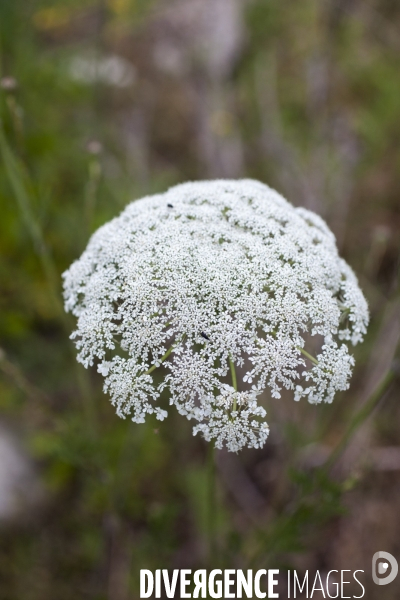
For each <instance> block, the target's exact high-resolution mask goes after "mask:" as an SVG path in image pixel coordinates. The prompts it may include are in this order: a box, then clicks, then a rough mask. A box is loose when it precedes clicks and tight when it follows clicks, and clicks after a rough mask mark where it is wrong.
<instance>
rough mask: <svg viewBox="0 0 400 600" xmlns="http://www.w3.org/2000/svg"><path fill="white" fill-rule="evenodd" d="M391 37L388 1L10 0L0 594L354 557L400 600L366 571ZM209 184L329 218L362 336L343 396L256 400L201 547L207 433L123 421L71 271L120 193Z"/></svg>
mask: <svg viewBox="0 0 400 600" xmlns="http://www.w3.org/2000/svg"><path fill="white" fill-rule="evenodd" d="M399 26H400V4H399V3H398V2H397V1H395V0H302V1H301V2H290V1H289V0H170V1H167V0H164V1H160V0H147V1H146V0H30V1H29V2H28V1H27V0H1V2H0V69H1V89H0V116H1V125H0V250H1V263H0V286H1V288H0V292H1V295H0V302H1V313H0V345H1V350H0V411H1V413H0V599H1V600H14V599H20V598H21V599H24V600H47V599H48V600H54V599H55V598H57V600H64V599H65V600H70V599H71V597H72V595H75V596H76V597H77V598H83V599H86V598H87V599H96V600H97V599H98V600H100V599H108V600H127V599H131V598H132V599H133V598H138V597H139V585H138V582H139V569H140V568H149V569H156V568H169V569H172V568H192V569H196V568H200V567H202V566H207V567H210V566H211V567H217V566H220V567H222V568H224V567H225V568H228V567H229V568H243V569H245V568H268V566H271V567H273V568H280V569H282V570H283V571H284V570H285V569H286V568H292V569H294V568H296V569H297V570H298V571H299V572H300V573H302V572H305V570H306V569H311V570H312V569H314V570H316V569H319V570H320V571H321V572H327V571H329V570H330V569H352V570H353V569H363V570H365V572H366V573H365V578H364V579H363V582H364V583H365V584H366V585H367V597H368V598H369V599H372V600H374V599H375V598H380V599H386V598H387V599H391V598H393V599H394V598H398V597H399V594H400V583H399V582H396V581H395V582H394V583H393V584H391V585H389V586H385V587H380V588H376V586H374V585H373V584H372V583H371V576H370V562H371V558H372V554H373V553H374V552H376V551H378V550H382V549H384V550H386V551H390V552H392V553H393V554H394V555H395V556H396V555H397V556H399V554H400V541H399V538H398V535H397V533H398V531H399V529H400V510H399V508H400V428H399V418H400V409H399V403H398V401H397V400H398V396H399V390H400V385H399V381H398V378H396V372H398V371H399V367H398V363H397V362H396V353H397V346H398V343H399V338H400V301H399V287H398V286H399V257H400V235H399V233H400V196H399V194H400V101H399V99H400V35H399ZM215 177H232V178H237V177H254V178H257V179H260V180H261V181H264V182H266V183H268V184H269V185H271V186H272V187H275V188H276V189H277V190H278V191H280V192H281V193H282V194H283V195H285V196H286V197H287V198H288V199H289V200H290V201H291V202H292V203H293V204H295V205H303V206H306V207H307V208H310V209H312V210H315V211H316V212H318V213H319V214H320V215H321V216H322V217H323V218H325V219H326V220H327V222H328V224H329V225H330V227H331V228H332V229H333V231H334V232H335V234H336V236H337V239H338V246H339V248H340V252H341V253H342V255H343V256H344V257H345V258H346V260H347V261H348V262H349V263H350V264H351V266H352V267H353V268H354V269H355V271H356V273H357V275H358V276H359V279H360V284H361V286H362V288H363V290H364V291H365V294H366V296H367V298H368V301H369V304H370V309H371V326H370V329H369V334H368V337H367V340H366V343H365V344H364V345H362V346H360V347H359V348H358V347H357V348H356V349H355V356H356V368H355V373H354V377H353V380H352V386H351V388H350V390H349V391H348V392H346V393H345V394H342V395H340V396H338V397H337V399H336V401H335V403H334V404H333V405H332V406H320V407H312V406H308V405H305V404H304V405H303V404H301V405H298V404H295V403H294V402H293V400H292V399H291V398H290V397H289V396H287V397H283V398H281V399H280V400H279V401H278V400H270V399H266V407H267V411H268V417H269V418H268V421H269V424H270V426H271V436H270V439H269V440H268V442H267V444H266V446H265V448H264V449H263V450H259V451H250V450H245V451H243V452H242V453H241V454H240V455H238V456H236V455H229V454H227V453H225V452H222V451H221V452H217V456H216V467H217V468H216V477H217V509H216V511H215V521H216V523H215V527H216V536H215V545H216V548H215V554H214V556H213V558H212V560H211V559H210V553H209V548H208V546H209V541H208V533H209V521H210V518H209V514H208V512H209V507H208V503H207V497H208V480H207V477H208V476H207V467H206V458H205V457H206V453H207V448H206V444H205V443H203V442H202V440H200V439H198V438H193V437H192V435H191V426H190V424H189V423H187V422H186V420H185V419H183V418H181V417H178V418H177V416H176V415H174V414H172V415H171V416H170V418H169V419H168V420H167V421H166V422H164V423H161V424H159V423H158V424H156V422H151V421H149V423H147V424H146V425H134V424H132V423H129V422H125V421H121V420H120V419H118V418H117V417H116V416H115V414H114V410H113V409H112V407H111V406H110V404H109V401H108V398H107V397H106V396H105V395H103V393H102V390H101V377H100V376H99V375H98V374H97V373H95V372H94V369H93V370H90V371H89V372H86V371H85V370H84V369H83V367H81V366H80V365H77V364H76V361H75V358H74V356H75V352H74V348H73V346H72V343H71V342H70V341H69V339H68V338H69V334H70V332H71V331H72V328H73V320H72V319H71V318H69V316H66V315H65V314H64V312H63V308H62V298H61V278H60V276H61V273H62V272H63V271H64V270H65V269H66V268H67V267H68V266H69V264H70V263H71V262H72V261H73V260H74V259H76V258H77V257H78V256H79V255H80V253H81V252H82V250H83V249H84V247H85V245H86V243H87V240H88V237H89V235H90V234H91V232H93V231H94V230H95V229H96V228H97V227H98V226H99V225H101V224H102V223H104V222H105V221H107V220H109V219H110V218H112V217H113V216H115V215H117V214H118V213H119V212H120V211H121V209H122V208H123V207H124V206H125V205H126V204H127V203H128V202H129V201H131V200H133V199H135V198H138V197H140V196H143V195H145V194H149V193H154V192H158V191H163V190H165V189H166V188H167V187H169V186H170V185H173V184H175V183H178V182H181V181H185V180H188V179H203V178H215ZM388 373H389V376H390V377H392V382H391V384H390V386H389V385H388V386H386V387H385V393H384V394H383V395H382V394H380V393H379V390H378V393H376V394H375V395H374V392H376V390H377V386H378V387H379V384H380V382H381V381H382V380H383V379H385V377H386V378H387V376H388ZM391 374H393V376H392V375H391ZM371 397H372V403H370V404H368V402H369V399H371ZM377 399H380V401H379V402H378V403H375V400H377ZM365 406H366V407H367V410H366V412H365V414H363V413H362V412H361V413H360V412H359V411H360V410H361V411H362V407H365ZM368 407H370V409H371V410H369V409H368ZM372 408H373V410H372ZM370 413H371V414H370ZM354 415H358V417H359V418H358V417H357V418H356V420H355V421H353V420H352V419H353V418H354ZM364 417H368V418H365V419H364ZM357 419H358V420H357ZM349 427H350V429H349ZM343 436H347V437H346V438H345V441H346V442H347V445H346V448H344V447H343V450H344V451H343V452H341V453H340V454H339V453H337V454H336V455H334V458H335V460H334V461H333V460H332V461H331V463H332V464H331V465H330V467H331V468H330V469H328V470H327V469H323V468H321V466H322V465H323V464H324V461H326V459H327V458H328V457H329V456H330V453H331V452H332V450H334V448H335V447H336V445H337V444H338V443H340V441H341V440H343ZM396 553H397V554H396ZM210 561H211V562H210ZM280 586H281V587H280V589H281V593H282V594H283V597H284V595H285V587H284V581H281V583H280ZM349 589H350V587H349ZM378 589H379V594H378V592H377V590H378ZM359 590H360V588H359V587H357V588H356V590H355V593H356V594H358V593H359ZM314 597H315V598H317V597H323V596H322V595H321V596H317V595H316V594H315V595H314Z"/></svg>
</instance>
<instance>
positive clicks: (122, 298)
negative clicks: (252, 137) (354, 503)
mask: <svg viewBox="0 0 400 600" xmlns="http://www.w3.org/2000/svg"><path fill="white" fill-rule="evenodd" d="M64 294H65V307H66V310H68V311H71V312H72V313H73V314H74V315H75V316H76V317H77V318H78V325H77V329H76V331H75V332H74V333H73V334H72V338H73V339H74V340H75V344H76V346H77V348H78V350H79V354H78V360H79V361H80V362H82V363H83V364H84V365H85V366H86V367H87V366H89V365H92V364H93V362H94V361H98V363H99V364H98V370H99V372H100V373H101V374H102V375H103V376H104V378H105V384H104V389H105V391H108V392H109V393H110V395H111V399H112V402H113V404H114V405H115V406H116V407H117V413H118V415H120V416H122V417H125V416H127V415H131V418H132V419H133V420H134V421H136V422H138V423H140V422H143V421H144V420H145V417H146V415H147V414H151V413H154V414H155V415H156V417H157V418H158V419H161V420H162V419H164V418H165V417H166V416H167V413H166V411H165V410H162V409H161V408H160V406H159V404H158V402H159V399H160V395H161V393H162V392H163V391H164V390H166V392H167V393H168V395H169V401H170V404H171V405H175V407H176V408H177V409H178V411H179V412H180V413H181V414H182V415H185V416H186V417H187V418H188V419H194V420H196V421H198V424H197V425H195V427H194V433H195V434H196V433H197V432H201V433H202V434H203V436H204V437H205V439H206V440H209V441H211V440H215V444H216V446H217V447H222V446H223V445H226V446H227V448H228V449H229V450H232V451H237V450H239V449H240V448H242V447H243V446H250V447H260V446H262V445H263V444H264V442H265V440H266V438H267V436H268V426H267V424H266V423H265V421H264V420H263V419H264V417H265V410H264V409H263V408H262V407H260V406H259V405H258V404H257V397H259V396H260V394H261V393H262V392H263V391H264V390H265V389H267V388H270V390H271V394H272V396H273V397H277V398H278V397H279V396H280V392H281V389H282V388H286V389H293V390H294V398H295V400H299V399H300V398H302V397H306V398H307V399H308V401H309V402H312V403H318V402H321V401H325V402H331V401H332V399H333V396H334V394H335V392H336V391H338V390H344V389H347V388H348V385H349V383H348V382H349V378H350V375H351V368H352V366H353V364H354V361H353V358H352V356H351V355H350V354H349V351H348V348H347V346H346V344H345V343H344V342H351V343H353V344H356V343H358V342H359V341H361V340H362V337H363V335H364V333H365V331H366V326H367V323H368V309H367V304H366V301H365V299H364V296H363V295H362V292H361V291H360V289H359V287H358V283H357V279H356V277H355V275H354V273H353V272H352V270H351V269H350V267H349V266H348V265H347V264H346V263H345V262H344V261H343V260H342V259H341V258H340V257H339V256H338V253H337V249H336V244H335V238H334V236H333V234H332V233H331V231H330V230H329V229H328V227H327V225H326V224H325V223H324V222H323V221H322V219H320V218H319V217H318V216H317V215H315V214H313V213H311V212H309V211H307V210H305V209H303V208H294V207H293V206H291V205H290V204H289V203H288V202H287V201H286V200H285V199H284V198H282V196H280V195H279V194H278V193H277V192H275V191H274V190H272V189H271V188H269V187H267V186H265V185H263V184H261V183H259V182H256V181H252V180H242V181H224V180H220V181H205V182H198V183H186V184H182V185H179V186H176V187H174V188H171V189H170V190H169V191H168V192H166V193H165V194H160V195H156V196H150V197H147V198H143V199H142V200H138V201H137V202H134V203H132V204H130V205H129V206H128V207H127V208H126V209H125V210H124V211H123V213H122V214H121V215H120V216H119V217H117V218H116V219H113V220H112V221H111V222H110V223H107V224H106V225H104V226H103V227H101V228H100V229H99V230H98V231H97V232H96V233H95V234H94V235H93V237H92V239H91V240H90V242H89V244H88V247H87V249H86V250H85V252H84V253H83V255H82V256H81V258H80V259H79V260H78V261H76V262H75V263H74V264H73V265H72V266H71V267H70V269H69V270H68V271H67V272H66V273H64ZM310 336H318V338H317V339H319V338H320V339H321V340H322V342H321V343H320V351H319V354H317V356H315V357H314V356H311V349H310V348H309V347H308V346H309V342H310ZM235 367H236V369H235ZM236 372H237V374H238V375H239V374H240V376H241V379H242V380H243V382H242V383H241V384H240V386H239V387H240V389H241V390H243V391H240V392H239V391H237V389H235V379H236ZM229 377H232V379H231V380H232V385H233V386H234V387H232V386H231V385H228V384H227V383H226V382H227V381H229ZM236 387H237V386H236Z"/></svg>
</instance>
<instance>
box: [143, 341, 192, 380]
mask: <svg viewBox="0 0 400 600" xmlns="http://www.w3.org/2000/svg"><path fill="white" fill-rule="evenodd" d="M184 339H185V335H183V336H182V337H181V339H180V340H179V342H177V343H176V344H171V346H170V347H169V348H168V350H167V351H166V353H165V354H164V355H163V356H162V357H161V358H160V360H158V361H157V363H156V364H154V365H151V367H150V368H149V369H147V371H146V372H145V375H150V373H152V372H153V371H155V370H156V369H158V367H159V366H160V365H161V364H162V363H163V362H164V361H166V360H167V358H168V356H169V355H170V354H171V352H172V350H173V349H174V348H176V347H177V346H178V345H179V344H181V343H182V342H183V340H184Z"/></svg>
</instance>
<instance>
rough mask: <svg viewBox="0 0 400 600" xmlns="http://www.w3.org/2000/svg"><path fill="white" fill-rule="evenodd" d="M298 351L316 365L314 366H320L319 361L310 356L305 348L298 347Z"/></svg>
mask: <svg viewBox="0 0 400 600" xmlns="http://www.w3.org/2000/svg"><path fill="white" fill-rule="evenodd" d="M296 350H298V351H299V352H301V353H302V354H303V355H304V356H305V357H306V358H308V360H311V362H313V363H314V365H318V364H319V363H318V361H317V359H316V358H314V356H312V355H311V354H309V353H308V352H307V350H304V348H301V347H300V346H296Z"/></svg>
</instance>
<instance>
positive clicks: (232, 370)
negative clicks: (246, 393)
mask: <svg viewBox="0 0 400 600" xmlns="http://www.w3.org/2000/svg"><path fill="white" fill-rule="evenodd" d="M229 366H230V368H231V375H232V385H233V387H234V389H235V392H237V389H238V387H237V378H236V369H235V363H234V362H233V360H232V357H231V356H230V355H229ZM233 410H234V411H235V410H236V397H235V399H234V401H233Z"/></svg>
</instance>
